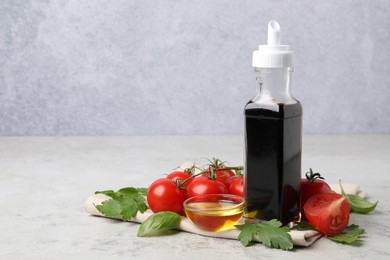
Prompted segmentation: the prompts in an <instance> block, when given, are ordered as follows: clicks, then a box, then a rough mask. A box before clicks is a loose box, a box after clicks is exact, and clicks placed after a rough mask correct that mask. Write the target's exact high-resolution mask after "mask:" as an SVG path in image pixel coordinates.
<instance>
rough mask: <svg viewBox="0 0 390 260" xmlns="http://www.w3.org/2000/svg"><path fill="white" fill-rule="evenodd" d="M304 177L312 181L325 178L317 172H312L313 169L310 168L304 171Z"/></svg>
mask: <svg viewBox="0 0 390 260" xmlns="http://www.w3.org/2000/svg"><path fill="white" fill-rule="evenodd" d="M306 179H307V180H308V181H309V182H314V181H315V180H316V179H321V180H325V178H324V177H322V176H321V174H320V173H318V172H313V170H312V169H311V168H310V172H306Z"/></svg>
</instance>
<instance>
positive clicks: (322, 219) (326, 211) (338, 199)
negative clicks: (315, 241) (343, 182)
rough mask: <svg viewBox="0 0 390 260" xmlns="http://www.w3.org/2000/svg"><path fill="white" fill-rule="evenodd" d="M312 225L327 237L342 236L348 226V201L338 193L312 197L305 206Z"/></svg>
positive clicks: (305, 211) (304, 209)
mask: <svg viewBox="0 0 390 260" xmlns="http://www.w3.org/2000/svg"><path fill="white" fill-rule="evenodd" d="M303 211H304V213H305V215H306V217H307V219H308V220H309V222H310V224H312V225H313V227H315V229H317V230H318V231H319V232H321V233H323V234H325V235H327V236H336V235H339V234H341V232H343V231H344V229H345V228H346V227H347V226H348V221H349V215H350V211H351V209H350V207H349V204H348V201H347V200H346V199H345V198H344V197H343V196H342V195H340V194H337V193H321V194H316V195H314V196H313V197H311V198H310V199H309V200H308V201H307V202H306V203H305V205H304V206H303Z"/></svg>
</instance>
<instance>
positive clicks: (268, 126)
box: [245, 102, 302, 224]
mask: <svg viewBox="0 0 390 260" xmlns="http://www.w3.org/2000/svg"><path fill="white" fill-rule="evenodd" d="M245 124H246V126H245V127H246V134H245V139H246V140H245V145H246V147H245V149H246V158H245V159H246V160H245V183H246V190H245V196H246V209H245V217H246V218H247V219H248V220H250V219H261V220H270V219H274V218H276V219H279V220H280V221H281V222H282V223H283V224H287V223H289V222H291V221H292V220H294V218H296V217H297V216H298V214H299V188H300V187H299V183H300V179H301V149H302V106H301V104H300V103H299V102H297V103H294V104H277V103H275V104H272V105H269V106H267V105H259V104H256V103H253V102H249V103H248V104H247V106H246V108H245Z"/></svg>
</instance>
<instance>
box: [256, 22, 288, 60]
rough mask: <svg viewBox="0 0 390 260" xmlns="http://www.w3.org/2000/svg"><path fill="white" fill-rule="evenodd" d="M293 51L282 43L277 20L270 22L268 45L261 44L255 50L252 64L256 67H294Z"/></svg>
mask: <svg viewBox="0 0 390 260" xmlns="http://www.w3.org/2000/svg"><path fill="white" fill-rule="evenodd" d="M293 54H294V52H293V51H290V47H289V46H288V45H281V29H280V25H279V23H278V22H277V21H275V20H271V21H269V23H268V39H267V45H259V49H258V50H256V51H254V52H253V59H252V66H253V67H256V68H288V67H291V68H292V67H293Z"/></svg>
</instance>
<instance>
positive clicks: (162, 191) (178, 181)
mask: <svg viewBox="0 0 390 260" xmlns="http://www.w3.org/2000/svg"><path fill="white" fill-rule="evenodd" d="M242 169H243V167H241V166H238V167H228V166H226V163H225V162H223V161H221V160H219V159H215V158H214V159H213V160H212V161H209V164H208V165H206V167H203V168H199V167H197V166H192V167H190V168H186V169H180V168H179V169H177V170H175V171H173V172H171V173H170V174H168V175H167V177H166V178H160V179H158V180H156V181H154V182H153V183H152V184H151V185H150V187H149V189H148V194H147V201H148V205H149V208H150V209H151V210H152V211H153V212H155V213H157V212H160V211H172V212H176V213H178V214H180V215H183V216H184V215H185V213H184V208H183V202H184V201H185V200H186V199H187V198H191V197H194V196H198V195H205V194H228V193H230V194H235V195H238V196H242V197H243V196H244V180H243V176H242V174H241V171H242ZM195 172H196V173H195Z"/></svg>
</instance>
